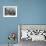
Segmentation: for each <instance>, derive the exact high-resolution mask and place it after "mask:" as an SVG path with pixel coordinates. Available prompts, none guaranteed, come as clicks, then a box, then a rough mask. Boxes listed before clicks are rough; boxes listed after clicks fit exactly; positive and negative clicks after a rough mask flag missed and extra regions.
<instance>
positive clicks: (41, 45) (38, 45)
mask: <svg viewBox="0 0 46 46" xmlns="http://www.w3.org/2000/svg"><path fill="white" fill-rule="evenodd" d="M19 46H46V42H43V41H33V42H32V41H31V40H28V41H24V40H21V42H20V45H19Z"/></svg>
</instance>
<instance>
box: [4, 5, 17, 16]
mask: <svg viewBox="0 0 46 46" xmlns="http://www.w3.org/2000/svg"><path fill="white" fill-rule="evenodd" d="M3 17H17V6H3Z"/></svg>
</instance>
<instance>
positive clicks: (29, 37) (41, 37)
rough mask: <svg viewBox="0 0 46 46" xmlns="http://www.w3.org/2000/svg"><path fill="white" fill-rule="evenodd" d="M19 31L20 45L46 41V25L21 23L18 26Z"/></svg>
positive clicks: (28, 45) (26, 45) (27, 45)
mask: <svg viewBox="0 0 46 46" xmlns="http://www.w3.org/2000/svg"><path fill="white" fill-rule="evenodd" d="M18 33H19V34H18V37H19V45H20V46H31V45H33V44H34V43H35V44H36V45H37V43H38V44H40V43H41V42H46V25H30V24H27V25H26V24H24V25H22V24H21V25H19V26H18ZM37 46H38V45H37Z"/></svg>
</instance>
